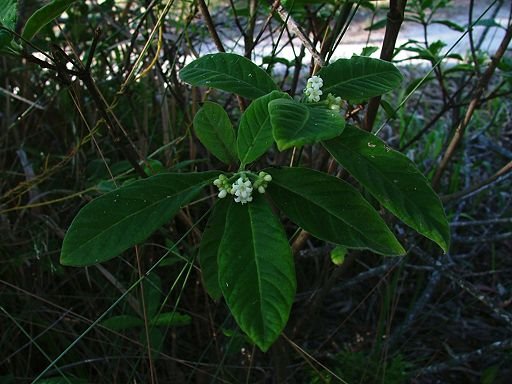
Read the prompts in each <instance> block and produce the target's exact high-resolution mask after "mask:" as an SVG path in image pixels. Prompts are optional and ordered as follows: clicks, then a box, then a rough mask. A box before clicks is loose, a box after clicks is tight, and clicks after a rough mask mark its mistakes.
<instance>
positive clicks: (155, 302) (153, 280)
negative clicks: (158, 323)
mask: <svg viewBox="0 0 512 384" xmlns="http://www.w3.org/2000/svg"><path fill="white" fill-rule="evenodd" d="M142 284H143V286H144V304H145V306H146V314H147V316H148V317H153V316H154V315H155V314H156V313H157V312H158V310H159V309H160V303H161V302H162V281H161V280H160V277H158V275H156V274H154V273H152V274H150V275H149V276H147V277H146V278H145V279H144V280H143V283H142Z"/></svg>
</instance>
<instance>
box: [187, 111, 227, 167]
mask: <svg viewBox="0 0 512 384" xmlns="http://www.w3.org/2000/svg"><path fill="white" fill-rule="evenodd" d="M194 130H195V132H196V136H197V137H198V138H199V140H200V141H201V143H203V145H204V146H205V147H206V149H208V150H209V151H210V152H211V153H212V154H213V155H214V156H215V157H216V158H218V159H219V160H221V161H223V162H224V163H226V164H231V163H235V162H236V161H237V155H236V149H235V132H234V130H233V126H232V125H231V121H230V120H229V116H228V114H227V113H226V111H225V110H224V108H222V106H220V105H219V104H217V103H212V102H210V101H206V102H205V103H204V105H203V107H202V108H201V109H200V110H199V111H198V112H197V113H196V116H195V117H194Z"/></svg>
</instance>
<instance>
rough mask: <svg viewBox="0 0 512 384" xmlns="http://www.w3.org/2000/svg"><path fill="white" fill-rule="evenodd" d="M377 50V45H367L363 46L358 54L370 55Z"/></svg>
mask: <svg viewBox="0 0 512 384" xmlns="http://www.w3.org/2000/svg"><path fill="white" fill-rule="evenodd" d="M378 50H379V47H375V46H367V47H363V50H362V51H361V55H360V56H368V57H369V56H371V55H372V54H373V53H375V52H377V51H378Z"/></svg>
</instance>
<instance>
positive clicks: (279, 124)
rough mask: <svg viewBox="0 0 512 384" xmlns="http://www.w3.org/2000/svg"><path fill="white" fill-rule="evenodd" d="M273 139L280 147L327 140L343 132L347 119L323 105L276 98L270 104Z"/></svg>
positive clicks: (284, 147) (283, 148)
mask: <svg viewBox="0 0 512 384" xmlns="http://www.w3.org/2000/svg"><path fill="white" fill-rule="evenodd" d="M268 111H269V113H270V122H271V123H272V130H273V135H274V140H275V141H276V143H277V148H278V149H279V150H280V151H284V150H285V149H288V148H291V147H300V146H302V145H304V144H312V143H317V142H319V141H321V140H328V139H329V138H333V137H336V136H338V135H340V134H341V132H343V128H344V127H345V120H344V119H343V118H342V117H341V116H340V115H339V113H338V112H335V111H332V110H330V109H327V108H326V107H325V106H324V105H310V104H303V103H299V102H297V101H295V100H289V99H277V100H272V101H271V102H270V103H269V104H268Z"/></svg>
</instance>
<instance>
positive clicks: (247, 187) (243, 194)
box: [231, 176, 253, 204]
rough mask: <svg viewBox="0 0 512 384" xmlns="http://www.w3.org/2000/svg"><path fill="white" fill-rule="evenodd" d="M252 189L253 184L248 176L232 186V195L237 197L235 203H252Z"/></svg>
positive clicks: (239, 179)
mask: <svg viewBox="0 0 512 384" xmlns="http://www.w3.org/2000/svg"><path fill="white" fill-rule="evenodd" d="M252 189H253V188H252V183H251V181H250V180H249V179H248V178H247V177H246V176H242V177H239V178H238V180H237V181H235V182H234V183H233V185H232V186H231V193H232V194H233V195H235V196H236V197H235V202H237V203H242V204H245V203H248V202H250V201H252V196H251V194H252Z"/></svg>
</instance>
